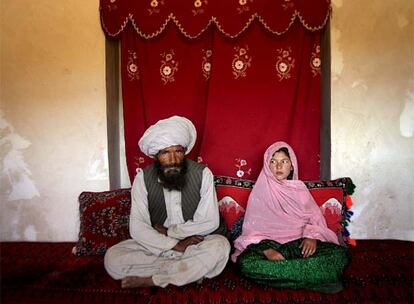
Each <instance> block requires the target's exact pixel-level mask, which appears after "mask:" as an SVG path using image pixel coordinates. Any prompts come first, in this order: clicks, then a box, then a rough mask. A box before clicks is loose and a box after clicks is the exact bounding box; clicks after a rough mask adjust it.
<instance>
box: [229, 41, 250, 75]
mask: <svg viewBox="0 0 414 304" xmlns="http://www.w3.org/2000/svg"><path fill="white" fill-rule="evenodd" d="M234 50H235V51H236V54H234V59H233V61H232V63H231V66H232V68H233V75H234V78H235V79H238V78H240V77H246V76H247V74H246V70H247V68H248V67H250V65H251V61H252V58H251V57H250V56H249V54H248V50H249V47H248V46H247V45H246V46H245V47H244V48H242V47H238V46H236V47H235V48H234Z"/></svg>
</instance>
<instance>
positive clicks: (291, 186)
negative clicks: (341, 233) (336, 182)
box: [232, 142, 338, 262]
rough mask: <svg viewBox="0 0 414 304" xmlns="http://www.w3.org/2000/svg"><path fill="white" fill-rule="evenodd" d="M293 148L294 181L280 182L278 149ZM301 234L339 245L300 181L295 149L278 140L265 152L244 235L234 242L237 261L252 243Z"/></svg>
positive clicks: (279, 239)
mask: <svg viewBox="0 0 414 304" xmlns="http://www.w3.org/2000/svg"><path fill="white" fill-rule="evenodd" d="M282 147H286V148H287V149H288V150H289V155H290V160H291V162H292V165H293V168H294V174H293V180H283V181H278V180H277V179H276V178H275V177H274V176H273V174H272V172H271V171H270V168H269V164H270V160H271V158H272V155H273V154H274V152H276V151H277V150H279V149H280V148H282ZM301 237H304V238H311V239H318V240H321V241H325V242H330V243H334V244H338V238H337V236H336V235H335V233H334V232H333V231H332V230H330V229H329V228H328V227H327V225H326V221H325V218H324V217H323V215H322V212H321V210H320V209H319V207H318V205H317V204H316V202H315V200H314V199H313V197H312V196H311V194H310V192H309V190H308V189H307V188H306V185H305V184H304V183H303V182H302V181H300V180H298V165H297V159H296V155H295V152H294V151H293V150H292V148H291V147H290V146H289V145H288V144H287V143H285V142H276V143H274V144H273V145H271V146H270V147H269V148H268V149H267V150H266V152H265V154H264V164H263V169H262V171H261V172H260V175H259V178H258V179H257V181H256V184H255V185H254V187H253V190H252V192H251V194H250V196H249V200H248V202H247V210H246V215H245V219H244V223H243V230H242V234H241V235H240V236H239V237H238V238H237V239H236V240H235V241H234V247H235V249H236V251H235V252H234V254H233V255H232V260H233V262H235V261H236V259H237V256H238V255H239V254H240V253H241V252H243V250H245V249H246V247H247V246H248V245H249V244H252V243H259V242H260V241H261V240H264V239H270V240H274V241H276V242H278V243H281V244H283V243H287V242H289V241H293V240H296V239H299V238H301Z"/></svg>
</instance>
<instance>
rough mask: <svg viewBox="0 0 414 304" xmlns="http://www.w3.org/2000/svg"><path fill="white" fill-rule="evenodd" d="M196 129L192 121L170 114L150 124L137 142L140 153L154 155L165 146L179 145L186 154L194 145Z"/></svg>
mask: <svg viewBox="0 0 414 304" xmlns="http://www.w3.org/2000/svg"><path fill="white" fill-rule="evenodd" d="M196 138H197V131H196V128H195V127H194V125H193V123H192V122H191V121H190V120H188V119H187V118H185V117H181V116H172V117H170V118H167V119H162V120H160V121H158V122H157V123H156V124H154V125H152V126H150V127H149V128H148V129H147V130H146V131H145V132H144V135H142V137H141V139H140V140H139V142H138V145H139V148H140V149H141V151H142V153H144V154H145V155H147V156H155V155H157V153H158V152H159V151H160V150H162V149H165V148H168V147H171V146H177V145H180V146H182V147H184V148H185V149H186V151H185V154H188V153H189V152H190V151H191V149H192V148H193V147H194V144H195V141H196Z"/></svg>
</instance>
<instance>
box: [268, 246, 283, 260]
mask: <svg viewBox="0 0 414 304" xmlns="http://www.w3.org/2000/svg"><path fill="white" fill-rule="evenodd" d="M263 254H264V255H265V256H266V257H267V259H268V260H270V261H284V260H285V257H284V256H283V255H282V254H281V253H280V252H279V251H277V250H275V249H272V248H269V249H266V250H265V251H263Z"/></svg>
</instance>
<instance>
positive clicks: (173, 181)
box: [156, 146, 186, 190]
mask: <svg viewBox="0 0 414 304" xmlns="http://www.w3.org/2000/svg"><path fill="white" fill-rule="evenodd" d="M184 154H185V149H184V148H183V147H182V146H171V147H168V148H165V149H162V150H160V151H159V152H158V154H157V156H156V159H157V162H156V164H157V167H158V177H159V179H160V180H161V182H162V183H163V185H164V187H165V188H167V189H170V190H171V189H175V190H181V189H182V188H183V186H184V183H185V177H184V176H185V173H186V166H185V162H184Z"/></svg>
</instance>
